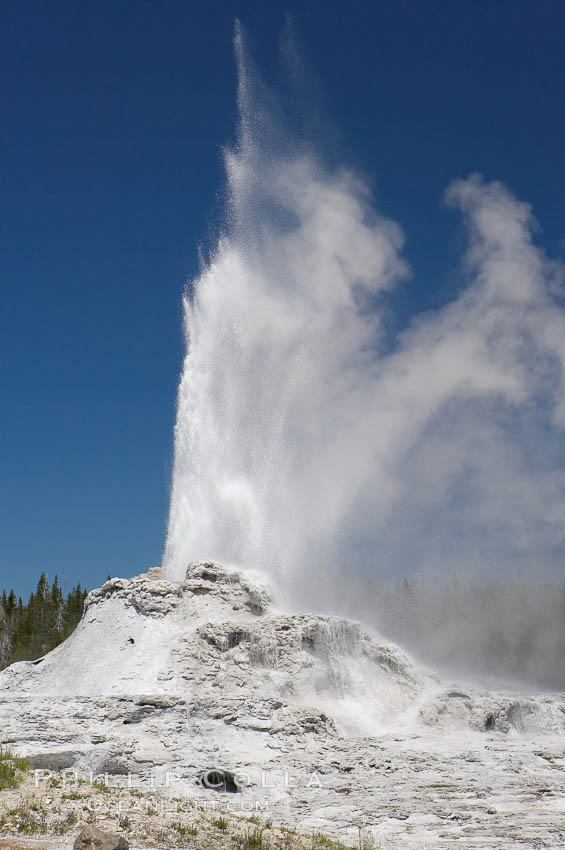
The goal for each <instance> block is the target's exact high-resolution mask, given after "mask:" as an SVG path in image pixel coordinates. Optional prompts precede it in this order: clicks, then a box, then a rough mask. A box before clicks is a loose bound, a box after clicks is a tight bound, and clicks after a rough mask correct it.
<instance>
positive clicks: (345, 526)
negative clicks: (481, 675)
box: [164, 31, 565, 589]
mask: <svg viewBox="0 0 565 850" xmlns="http://www.w3.org/2000/svg"><path fill="white" fill-rule="evenodd" d="M236 53H237V58H238V69H239V115H240V119H239V131H238V139H237V144H236V147H235V149H234V150H228V151H227V152H226V154H225V161H226V170H227V178H228V198H229V203H228V210H229V215H228V222H227V225H226V229H225V232H224V235H223V236H222V237H221V238H220V239H219V241H218V244H217V247H216V249H215V252H214V255H213V256H212V258H211V260H210V262H209V263H207V264H206V265H205V267H204V268H203V270H202V273H201V275H200V277H199V278H198V280H196V281H195V282H194V284H193V287H192V291H190V292H187V293H186V295H185V298H184V311H185V323H186V335H187V356H186V360H185V364H184V371H183V375H182V379H181V383H180V389H179V398H178V415H177V425H176V430H175V463H174V475H173V485H172V494H171V507H170V516H169V527H168V537H167V543H166V549H165V554H164V569H165V574H166V575H167V576H168V577H169V578H172V579H181V578H182V577H183V576H184V572H185V569H186V565H187V564H188V562H189V561H193V560H195V559H198V558H214V559H217V560H220V561H223V562H227V563H237V564H240V565H242V566H248V567H253V568H259V569H263V570H266V571H268V572H269V573H271V574H272V575H273V576H276V577H278V578H282V579H283V580H284V581H285V583H286V584H287V586H289V587H290V588H291V589H292V588H297V587H298V586H299V584H301V583H302V582H303V581H304V577H305V575H308V576H309V578H310V579H311V580H312V581H313V582H315V581H316V580H317V578H320V576H321V574H322V571H326V570H328V569H332V568H333V569H336V568H338V567H340V566H342V565H344V564H346V565H347V566H348V568H350V569H354V570H357V571H359V572H376V571H377V570H381V571H383V572H384V573H386V574H389V575H390V574H391V573H395V572H396V573H400V574H404V573H406V572H411V571H414V570H421V569H433V570H434V571H436V572H438V571H440V572H441V571H444V570H449V571H454V570H460V569H465V570H466V571H467V573H469V572H471V573H484V572H488V574H489V575H490V576H492V575H493V573H494V574H498V573H502V572H504V571H508V570H509V569H513V570H515V569H517V568H519V569H524V570H528V571H531V570H533V571H535V570H536V569H538V568H539V567H541V565H544V569H546V570H551V569H552V568H553V567H554V566H555V565H556V564H557V563H558V562H559V560H560V559H561V558H562V556H563V543H564V534H565V471H564V468H563V450H562V446H561V441H562V437H563V429H564V428H565V386H564V379H563V365H564V360H565V314H564V311H563V308H562V297H563V281H564V273H563V268H562V267H561V266H560V265H559V264H558V263H556V262H553V261H550V260H548V259H547V258H546V257H545V255H544V254H543V252H542V251H541V250H540V249H539V248H537V247H536V246H535V245H534V243H533V241H532V225H533V220H532V215H531V210H530V207H529V206H528V205H527V204H525V203H522V202H520V201H518V200H517V199H516V198H515V197H514V196H513V195H512V194H511V193H510V192H509V191H508V190H507V189H506V188H505V187H504V186H502V185H501V184H500V183H496V182H495V183H487V182H484V181H483V179H482V178H481V177H480V176H478V175H472V176H471V177H469V178H468V179H466V180H456V181H454V182H453V183H452V184H451V185H450V186H449V187H448V189H447V192H446V196H445V199H446V202H447V203H448V204H449V205H450V206H451V207H453V208H455V209H457V210H459V211H461V213H462V214H463V218H464V222H465V225H466V228H467V231H468V235H469V248H468V252H467V255H466V257H465V261H464V262H465V272H466V277H467V284H466V286H465V288H464V290H463V291H462V292H461V294H460V295H459V296H458V297H457V298H456V300H454V301H453V302H452V303H451V304H449V305H447V306H446V307H445V308H443V309H441V310H440V311H438V312H436V313H433V314H426V315H423V316H421V317H419V318H418V319H416V320H415V321H413V322H412V324H411V326H410V328H409V329H408V330H406V331H404V332H403V333H401V334H400V336H399V337H398V339H397V340H396V342H395V345H394V347H393V349H392V350H391V349H390V346H389V345H388V344H385V334H384V330H383V319H382V317H383V310H382V296H383V294H384V293H386V292H387V291H388V290H390V289H391V288H393V287H394V286H396V285H397V284H398V283H399V282H400V281H402V280H404V279H406V278H407V277H408V276H409V269H408V267H407V265H406V263H405V261H404V260H403V259H402V256H401V253H400V252H401V249H402V245H403V236H402V232H401V230H400V228H399V226H398V225H397V224H396V223H394V222H392V221H390V220H388V219H386V218H384V217H382V216H381V215H379V214H378V212H376V211H375V210H374V209H373V207H372V206H371V199H370V196H369V191H368V188H367V186H366V184H365V183H364V182H363V180H361V179H360V178H359V176H357V175H356V174H354V173H353V172H351V171H350V170H348V169H346V168H343V169H340V170H337V171H335V170H334V171H330V170H328V169H327V168H326V167H324V165H323V163H322V162H321V160H320V159H319V157H318V156H317V155H316V152H315V151H313V150H312V149H311V148H308V147H307V146H306V145H304V144H299V143H297V142H295V141H293V140H292V139H291V138H289V136H288V135H287V134H285V133H284V132H282V131H281V128H280V122H279V121H278V119H277V117H276V107H274V106H273V99H272V97H271V95H270V94H269V92H268V91H267V90H266V89H265V87H264V85H263V84H262V83H261V81H260V80H259V79H258V78H257V75H256V74H255V73H254V72H253V70H252V68H251V65H250V63H249V60H248V58H247V56H246V51H245V45H244V41H243V38H242V34H241V32H240V31H238V32H237V34H236ZM316 577H317V578H316Z"/></svg>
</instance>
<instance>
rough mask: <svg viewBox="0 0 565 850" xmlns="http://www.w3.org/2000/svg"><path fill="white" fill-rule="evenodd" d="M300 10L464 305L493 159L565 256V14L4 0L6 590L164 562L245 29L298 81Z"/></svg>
mask: <svg viewBox="0 0 565 850" xmlns="http://www.w3.org/2000/svg"><path fill="white" fill-rule="evenodd" d="M285 9H286V10H287V11H288V12H289V13H290V14H291V16H292V18H293V21H294V26H295V30H296V32H297V34H298V36H299V39H300V41H301V43H302V46H303V50H304V53H305V55H306V58H307V63H308V65H309V67H310V69H311V71H312V75H313V77H314V78H315V79H316V81H317V85H318V87H319V90H320V93H321V98H322V100H323V107H324V109H325V110H326V113H327V116H328V118H329V121H331V122H332V124H333V125H334V126H335V128H336V131H335V133H334V134H332V137H333V142H332V150H331V156H332V157H336V150H339V151H340V156H341V158H342V159H343V161H344V162H346V163H347V164H349V165H352V166H353V167H355V168H357V169H359V170H361V171H362V172H363V173H364V174H365V175H367V176H368V177H369V179H370V181H371V182H372V185H373V187H374V196H375V201H376V205H377V207H378V208H379V209H380V210H381V211H382V212H383V213H384V214H386V215H388V216H391V217H392V218H394V219H395V220H397V221H398V222H399V224H400V225H401V226H402V228H403V230H404V232H405V235H406V249H405V255H406V257H407V259H408V261H409V262H410V264H411V265H412V267H413V269H414V271H415V275H414V277H413V278H412V280H410V281H408V282H407V283H406V284H405V285H404V286H403V287H402V289H401V290H400V292H399V293H398V294H397V296H396V304H395V307H396V308H397V311H396V312H397V314H398V315H399V316H400V317H401V318H400V320H401V321H406V320H407V318H408V316H409V314H410V313H411V312H418V311H420V310H422V309H424V310H425V309H431V308H435V307H437V306H439V305H441V304H443V303H444V302H445V301H446V300H448V299H449V298H450V297H451V296H452V295H453V292H454V291H455V290H456V288H457V286H458V283H459V278H458V275H457V273H456V272H455V269H456V267H457V263H458V260H459V257H460V254H461V250H462V247H463V236H462V231H461V226H460V222H459V220H458V218H457V217H456V216H455V215H454V214H453V213H452V212H450V211H449V210H447V209H446V208H445V206H444V205H442V202H441V198H442V193H443V191H444V189H445V188H446V186H447V184H448V183H449V182H450V181H451V180H452V179H453V178H455V177H464V176H467V175H468V174H469V173H470V172H472V171H480V172H482V173H483V174H485V176H486V177H487V178H488V179H499V180H502V181H503V182H504V183H505V184H506V185H507V186H508V187H509V188H510V189H511V190H512V191H513V192H514V193H515V194H516V195H517V196H518V197H519V198H522V199H524V200H527V201H528V202H530V203H531V204H532V205H533V208H534V213H535V215H536V217H537V219H538V221H539V223H540V232H539V233H538V237H537V238H538V242H539V244H540V245H542V246H543V247H545V249H546V250H547V252H548V253H549V254H550V255H551V256H561V257H563V254H564V249H563V245H564V241H563V240H564V239H565V220H564V216H563V209H564V204H563V198H564V196H565V169H564V168H563V150H564V142H565V114H564V111H563V108H562V99H563V92H564V91H565V60H564V56H565V44H564V41H565V36H564V35H563V33H564V31H565V9H564V7H563V5H562V4H561V3H558V2H547V1H544V0H542V2H540V3H539V4H536V6H535V7H534V5H533V4H531V3H525V2H512V3H510V2H485V0H479V2H458V3H450V4H448V3H445V2H443V3H440V2H430V0H420V2H399V1H398V0H396V2H388V0H386V2H381V3H369V2H349V3H347V4H344V3H342V4H337V3H332V2H329V3H324V4H316V3H313V4H308V5H307V6H303V4H295V3H292V2H291V3H287V4H286V5H285V6H282V5H281V6H277V5H276V4H252V3H249V2H242V3H239V4H235V3H213V2H212V3H191V4H188V3H186V2H184V3H182V2H176V0H172V2H104V0H97V2H89V0H83V2H81V3H71V2H66V0H61V1H60V2H51V3H45V2H37V1H36V0H33V2H32V1H31V0H30V1H29V2H28V1H27V0H24V2H21V3H18V4H8V5H6V6H5V8H4V10H3V16H2V18H3V19H2V28H1V30H2V34H1V36H0V38H1V42H2V43H1V46H0V64H1V68H2V80H3V90H4V98H3V109H2V118H3V122H2V123H3V131H2V136H1V138H0V145H1V149H2V168H1V191H0V198H1V204H2V214H1V229H0V240H1V252H0V280H1V286H2V312H1V320H0V321H1V329H0V344H1V346H2V352H1V361H0V362H1V367H0V368H1V384H2V441H1V444H0V445H1V453H2V456H1V460H0V464H1V470H2V476H1V481H2V486H1V499H2V504H1V511H2V534H1V537H0V579H1V581H0V584H1V585H2V586H8V587H10V586H13V587H14V588H16V589H17V590H18V591H21V592H23V593H27V592H28V591H29V590H30V589H31V587H32V585H34V584H35V581H36V579H37V577H38V575H39V573H40V572H41V571H42V570H45V571H47V572H48V573H49V574H50V575H51V576H52V575H53V574H54V573H55V572H58V573H59V576H60V577H61V578H62V580H63V582H66V584H67V586H70V585H71V584H73V583H75V582H77V581H81V582H82V583H83V584H86V585H87V586H88V587H93V586H95V585H97V584H99V583H100V582H101V581H103V580H104V578H105V577H106V575H107V574H108V573H112V574H114V575H116V574H118V575H119V574H122V575H131V574H133V573H135V572H140V571H141V570H143V569H145V568H146V567H147V566H150V565H153V564H156V563H159V561H160V557H161V552H162V548H163V543H164V535H165V523H166V516H167V508H168V494H169V486H170V475H171V467H172V429H173V424H174V414H175V397H176V387H177V382H178V376H179V371H180V368H181V364H182V356H183V339H182V327H181V293H182V289H183V286H184V284H185V282H186V281H187V279H189V278H191V277H192V276H193V275H194V274H195V273H196V272H197V269H198V246H199V245H204V246H206V245H208V244H210V240H211V238H213V236H214V234H215V233H216V232H217V230H218V226H219V221H220V216H221V192H222V181H223V163H222V157H221V148H222V145H223V144H224V143H226V142H230V140H232V139H233V133H234V125H235V85H236V81H235V71H234V64H233V57H232V31H233V21H234V18H235V17H236V16H239V17H240V18H241V19H242V21H243V23H244V24H245V25H246V27H247V30H248V32H249V34H250V37H251V40H252V42H253V44H254V51H255V57H256V62H257V66H258V68H259V69H260V70H261V71H262V72H263V73H264V74H265V76H266V77H267V78H268V79H272V78H274V77H276V74H277V61H278V60H277V43H278V39H279V34H280V31H281V29H282V27H283V25H284V15H285Z"/></svg>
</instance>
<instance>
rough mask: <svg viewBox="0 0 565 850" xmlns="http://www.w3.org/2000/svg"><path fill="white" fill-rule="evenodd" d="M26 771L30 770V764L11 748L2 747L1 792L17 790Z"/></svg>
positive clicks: (0, 761)
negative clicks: (7, 789)
mask: <svg viewBox="0 0 565 850" xmlns="http://www.w3.org/2000/svg"><path fill="white" fill-rule="evenodd" d="M26 770H29V764H28V762H27V761H26V760H25V759H23V758H20V757H19V756H17V755H15V754H14V753H13V752H12V751H11V750H10V749H9V748H7V749H4V748H2V747H0V791H3V790H4V788H17V786H18V785H19V784H20V782H21V781H22V779H23V774H24V773H25V771H26Z"/></svg>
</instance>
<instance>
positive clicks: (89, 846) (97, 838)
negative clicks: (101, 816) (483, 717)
mask: <svg viewBox="0 0 565 850" xmlns="http://www.w3.org/2000/svg"><path fill="white" fill-rule="evenodd" d="M73 850H129V842H128V841H127V840H126V839H125V838H124V837H123V835H119V836H118V835H114V834H113V833H112V832H105V831H104V830H103V829H98V827H96V826H85V827H84V829H82V830H81V831H80V832H79V834H78V835H77V837H76V839H75V843H74V844H73Z"/></svg>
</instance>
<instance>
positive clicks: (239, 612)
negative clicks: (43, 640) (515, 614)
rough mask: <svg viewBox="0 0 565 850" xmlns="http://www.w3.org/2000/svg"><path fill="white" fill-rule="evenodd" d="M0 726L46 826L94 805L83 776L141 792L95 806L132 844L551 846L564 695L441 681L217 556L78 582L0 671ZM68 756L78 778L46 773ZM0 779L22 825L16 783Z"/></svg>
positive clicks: (67, 771) (563, 783) (563, 835)
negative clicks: (36, 655) (90, 583)
mask: <svg viewBox="0 0 565 850" xmlns="http://www.w3.org/2000/svg"><path fill="white" fill-rule="evenodd" d="M0 729H1V730H2V732H1V735H2V739H3V741H4V742H6V743H9V744H11V746H12V747H13V748H14V749H17V750H18V752H19V753H20V754H21V755H23V756H26V758H28V759H29V761H30V763H31V765H32V767H33V768H35V769H36V770H38V771H40V773H39V774H38V775H37V776H38V777H39V778H38V782H40V784H41V783H42V787H41V788H40V789H35V788H34V789H33V793H32V794H31V796H32V797H33V796H34V795H36V796H37V795H38V794H39V795H40V796H41V798H42V799H43V802H41V803H33V805H39V806H40V810H39V811H37V812H35V814H33V815H31V814H30V817H33V819H34V822H35V821H38V822H39V823H40V824H41V823H42V818H43V811H45V812H47V815H46V816H45V817H46V818H47V819H46V821H45V823H46V825H47V831H48V833H49V834H52V833H53V830H56V829H57V828H61V829H62V828H63V825H64V824H65V823H66V819H67V817H70V818H71V819H73V817H74V815H73V814H72V812H75V814H76V817H77V822H75V823H70V824H69V826H70V827H72V828H73V830H74V828H75V826H76V825H77V823H78V822H82V821H80V819H81V818H82V819H83V820H84V819H88V817H96V818H97V819H100V818H101V817H102V814H101V813H95V814H94V815H93V814H92V813H91V812H90V810H89V809H88V807H89V805H90V803H89V801H88V800H85V799H84V797H85V795H86V794H87V793H88V796H89V800H90V799H91V800H100V801H104V800H105V799H106V797H105V795H106V794H110V795H113V796H111V799H112V800H114V802H115V800H116V799H117V798H116V795H118V797H119V795H120V794H126V796H127V799H128V800H130V801H131V800H133V801H136V800H142V799H143V800H145V799H148V798H151V796H152V795H153V796H155V800H156V802H155V803H154V804H151V808H152V810H153V809H154V812H152V813H151V814H150V815H149V814H148V813H147V812H144V813H140V814H139V815H137V814H136V813H135V812H134V811H133V810H132V811H131V812H126V811H118V812H116V811H113V813H112V814H111V816H110V821H111V822H112V823H113V824H114V826H115V825H116V824H118V826H119V824H120V818H122V820H123V823H126V821H125V818H128V819H129V828H130V829H131V830H132V839H133V840H134V841H135V842H138V843H137V844H135V845H134V846H152V847H157V846H158V847H165V846H171V847H173V846H189V847H194V848H199V847H202V848H204V847H211V848H213V847H218V848H219V847H228V846H229V847H232V848H237V847H238V846H242V847H245V846H249V847H251V846H257V847H260V846H263V847H270V848H279V847H280V848H284V847H289V848H290V847H315V846H331V845H329V844H327V843H326V844H325V845H324V844H323V843H318V844H316V843H315V842H316V841H318V842H323V841H326V842H328V841H330V839H331V840H334V841H339V842H344V843H346V844H348V845H353V846H358V844H359V840H360V838H359V836H360V834H362V835H363V836H364V837H363V841H364V843H365V845H366V846H371V844H370V842H372V846H375V847H390V848H410V850H418V848H427V850H431V848H442V847H463V848H484V850H486V848H489V850H491V849H492V848H499V850H502V848H511V847H512V848H516V847H523V848H528V850H532V848H538V847H540V848H541V847H548V848H563V847H565V746H564V744H565V738H564V737H563V733H564V732H565V699H564V698H563V697H562V696H560V695H548V694H546V695H535V694H529V695H527V694H518V693H513V692H510V691H501V692H492V691H485V690H482V689H480V688H477V687H475V686H472V685H469V684H461V683H456V684H450V683H447V682H442V681H440V680H439V679H438V678H437V677H435V676H434V675H433V674H431V673H430V672H429V671H425V670H422V669H420V668H417V667H416V666H415V665H414V664H413V663H412V662H411V660H410V659H409V658H408V656H406V654H405V653H403V652H402V651H401V650H400V649H399V648H398V647H395V646H393V645H391V644H389V643H387V642H384V641H382V640H380V639H379V638H378V636H376V635H374V634H371V633H369V632H366V631H364V630H363V629H362V628H361V627H360V626H359V624H357V623H354V622H351V621H349V620H344V619H342V618H336V617H327V616H321V615H313V614H289V613H287V612H282V611H278V610H276V609H275V608H274V607H273V606H272V604H271V601H270V596H269V591H268V588H266V587H265V586H264V585H262V584H261V582H260V581H257V579H256V578H255V577H250V576H249V575H248V574H245V573H241V572H238V571H236V570H232V569H228V568H225V567H221V566H220V565H217V564H206V563H200V564H194V565H191V567H190V568H189V570H188V572H187V578H186V581H185V582H184V583H182V584H171V583H169V582H166V581H163V580H161V578H160V575H159V572H158V571H151V572H150V573H149V574H146V575H144V576H139V577H136V578H134V579H130V580H125V579H113V580H111V581H109V582H107V583H106V584H105V585H104V586H103V587H102V588H100V589H99V590H97V591H94V592H93V593H92V594H90V596H89V599H88V604H87V608H86V611H85V615H84V617H83V620H82V622H81V624H80V625H79V627H78V628H77V630H76V632H75V633H74V634H73V635H72V636H71V638H70V639H69V640H68V641H67V642H66V643H65V644H63V645H62V646H61V647H58V648H57V649H56V650H54V651H53V652H52V653H50V654H49V655H48V656H46V657H45V658H44V659H42V660H39V661H38V662H23V663H20V664H17V665H13V666H12V667H11V668H9V669H8V670H5V671H3V672H2V673H0ZM211 770H214V771H215V773H214V774H212V777H214V776H215V777H216V779H213V781H212V783H210V782H207V781H204V782H203V776H204V777H205V778H206V776H207V777H208V779H209V778H210V774H209V773H207V772H208V771H211ZM54 771H63V773H61V774H60V776H58V775H57V774H56V773H54ZM73 771H76V772H77V775H78V777H79V778H81V779H82V780H83V781H82V784H81V785H80V786H79V787H78V790H75V791H68V790H65V789H62V788H61V789H59V788H57V784H56V783H57V782H63V780H65V781H67V780H66V779H65V777H74V775H75V774H74V773H73ZM128 775H129V783H130V784H132V785H134V786H136V787H134V788H133V789H130V790H128V791H124V789H123V785H124V783H126V784H127V782H128ZM96 777H98V779H97V785H96V786H93V787H91V785H92V783H93V782H94V781H95V780H96ZM218 777H220V779H219V780H218ZM29 781H30V780H28V783H29ZM53 782H54V783H55V784H53ZM222 783H223V784H222ZM46 785H47V786H48V787H47V788H46V787H45V786H46ZM113 786H116V787H113ZM118 786H120V787H121V788H122V790H121V791H120V790H119V788H118ZM206 786H208V787H206ZM87 788H88V792H87V790H86V789H87ZM106 788H108V789H109V790H108V791H106ZM26 789H27V790H26ZM29 790H30V789H29V784H28V785H27V786H25V787H24V796H25V794H27V795H28V796H29V793H28V792H29ZM7 794H9V795H16V796H15V797H13V798H12V797H10V798H9V799H8V797H6V795H7ZM72 794H77V795H78V796H77V798H76V799H75V800H74V799H73V797H72V796H71V795H72ZM147 795H149V796H148V797H147ZM1 797H3V798H4V799H3V800H2V805H3V806H4V808H6V806H5V803H6V800H8V807H9V808H8V810H7V811H6V813H5V814H4V817H5V818H6V821H5V822H4V824H3V826H2V830H3V831H4V833H6V831H8V834H9V835H10V836H12V838H13V837H15V836H18V840H20V838H21V837H22V836H25V834H26V833H25V831H24V830H25V827H24V830H22V829H20V824H19V822H18V821H17V818H18V817H19V815H17V813H13V814H11V815H10V814H8V813H9V812H10V811H12V812H15V810H17V809H18V804H17V802H16V800H17V792H11V791H10V792H6V791H4V792H2V795H1ZM157 798H158V799H159V800H164V801H165V802H166V803H167V804H170V805H173V807H174V806H175V805H176V806H177V807H179V806H181V804H182V806H184V807H185V808H186V810H185V811H180V810H179V811H172V812H164V811H161V804H159V805H157V802H158V801H157ZM108 799H110V797H109V798H108ZM175 800H176V801H177V802H176V803H175ZM48 801H50V802H48ZM114 802H112V805H114ZM63 803H64V805H63ZM75 804H76V805H75ZM30 805H31V804H30ZM69 806H70V808H69ZM206 808H208V811H205V809H206ZM57 809H60V811H57ZM33 811H34V810H33V809H31V812H33ZM0 817H1V816H0ZM103 817H106V815H105V814H104V815H103ZM250 817H252V818H253V819H254V820H257V821H259V823H253V822H252V823H249V822H246V821H245V820H244V819H245V818H247V819H249V818H250ZM191 819H192V820H191ZM196 821H198V822H196ZM214 821H217V822H219V823H221V824H223V822H224V821H225V822H226V824H227V826H225V827H224V826H223V825H222V826H219V825H218V824H217V823H216V824H214ZM96 822H97V823H98V820H96ZM269 822H272V824H274V825H275V827H276V829H273V828H272V827H269V829H265V830H264V831H263V832H261V824H262V825H263V826H264V825H265V823H269ZM185 828H186V829H187V830H191V829H193V828H196V829H197V830H198V832H197V833H196V835H192V834H191V833H190V831H188V832H187V831H185V832H183V830H184V829H185ZM283 828H284V829H283ZM294 829H296V830H298V832H299V833H300V835H301V836H302V837H301V838H298V837H296V835H295V834H294V833H292V832H288V831H284V830H294ZM242 830H243V831H242ZM249 830H251V831H250V832H249ZM69 832H71V830H70V829H69ZM65 835H66V834H64V833H61V840H63V839H64V840H66V838H65ZM322 835H324V836H327V837H325V838H322V837H321V836H322ZM199 836H200V838H199ZM316 836H318V837H316ZM238 841H239V842H240V845H238ZM244 841H251V842H253V841H254V842H255V843H248V844H247V845H246V844H244V843H243V844H242V843H241V842H244ZM174 842H176V843H174ZM179 842H180V843H179ZM183 842H184V844H183ZM198 842H200V843H198ZM213 842H216V843H215V844H214V843H213ZM222 842H223V843H222ZM258 842H261V843H258ZM285 842H286V843H285ZM292 842H294V843H292ZM301 842H302V843H301ZM304 842H306V843H304ZM53 846H55V845H53ZM57 846H64V842H63V843H62V844H60V845H57Z"/></svg>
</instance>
